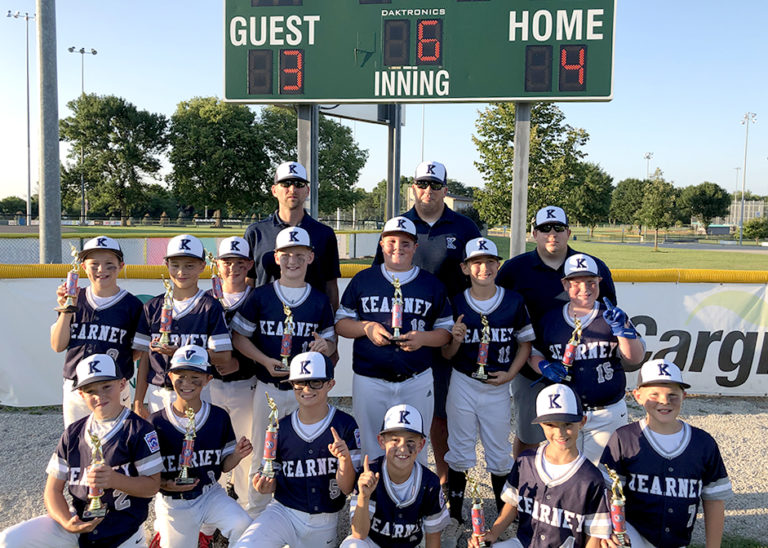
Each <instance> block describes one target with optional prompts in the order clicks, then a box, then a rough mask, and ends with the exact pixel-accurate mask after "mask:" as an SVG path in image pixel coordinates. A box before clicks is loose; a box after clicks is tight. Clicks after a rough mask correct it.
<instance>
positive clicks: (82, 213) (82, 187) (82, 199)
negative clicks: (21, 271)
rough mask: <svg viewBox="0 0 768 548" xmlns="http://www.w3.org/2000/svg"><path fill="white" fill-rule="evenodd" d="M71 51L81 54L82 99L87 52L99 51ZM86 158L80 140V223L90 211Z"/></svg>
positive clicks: (73, 47) (83, 146)
mask: <svg viewBox="0 0 768 548" xmlns="http://www.w3.org/2000/svg"><path fill="white" fill-rule="evenodd" d="M68 51H69V53H79V54H80V100H81V101H82V100H83V99H84V98H85V54H86V53H87V54H89V55H96V54H97V53H98V52H97V51H96V50H95V49H93V48H91V50H90V51H87V50H86V49H85V48H80V49H76V48H75V46H72V47H70V48H69V49H68ZM84 159H85V145H84V144H83V143H82V141H81V142H80V224H81V225H84V224H85V223H86V221H87V220H88V211H87V209H86V208H85V173H84V171H83V160H84Z"/></svg>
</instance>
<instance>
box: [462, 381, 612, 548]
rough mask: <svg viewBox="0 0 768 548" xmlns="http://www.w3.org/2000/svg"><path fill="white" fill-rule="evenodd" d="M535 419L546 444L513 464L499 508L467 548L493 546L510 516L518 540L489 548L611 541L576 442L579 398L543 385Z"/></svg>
mask: <svg viewBox="0 0 768 548" xmlns="http://www.w3.org/2000/svg"><path fill="white" fill-rule="evenodd" d="M534 420H535V421H536V422H537V423H538V424H539V425H540V426H541V429H542V430H543V431H544V437H545V438H546V443H545V444H544V445H542V446H540V447H539V448H538V449H537V450H536V451H535V452H534V451H525V452H524V453H523V454H522V455H520V456H519V457H518V458H517V460H515V464H514V466H513V467H512V472H510V474H509V477H508V478H507V483H506V485H505V487H504V492H503V493H502V495H501V497H502V499H503V500H504V502H505V504H504V508H502V510H501V514H500V515H499V517H498V518H497V519H496V521H495V522H494V524H493V527H491V530H490V531H489V532H488V533H487V534H486V535H485V536H484V537H478V536H475V535H473V536H472V538H471V539H470V542H469V546H470V547H472V548H478V546H479V543H480V541H486V542H495V541H496V539H498V538H499V535H501V534H502V533H503V532H504V531H506V529H507V527H509V526H510V524H511V523H512V522H513V521H514V519H515V517H517V518H518V519H519V523H518V526H517V537H515V538H511V539H509V540H505V541H502V542H496V543H495V544H493V546H494V547H497V548H522V547H523V546H536V547H542V548H543V547H552V548H561V547H563V546H568V547H570V548H581V547H582V546H590V547H597V546H599V545H600V539H608V537H609V536H610V533H611V518H610V510H609V508H608V496H607V491H606V489H605V483H604V482H603V477H602V475H601V474H600V472H599V471H598V470H597V468H595V466H594V465H593V464H592V463H591V462H589V460H587V459H586V458H585V456H584V455H582V454H581V453H580V452H579V449H578V447H577V443H576V440H577V437H578V434H579V430H580V429H581V428H582V427H583V426H584V423H585V422H586V417H585V416H584V412H583V410H582V406H581V402H579V398H578V396H577V395H576V394H575V393H574V392H573V390H571V389H570V388H569V387H568V386H565V385H563V384H553V385H551V386H547V387H546V388H544V389H543V390H542V391H541V392H540V393H539V395H538V396H537V397H536V418H535V419H534Z"/></svg>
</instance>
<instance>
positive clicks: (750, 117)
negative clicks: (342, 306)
mask: <svg viewBox="0 0 768 548" xmlns="http://www.w3.org/2000/svg"><path fill="white" fill-rule="evenodd" d="M750 122H751V123H753V124H754V123H756V122H757V114H755V113H754V112H747V113H746V114H745V115H744V117H743V118H742V119H741V124H742V125H743V126H744V127H745V133H744V171H743V172H742V174H741V175H742V179H741V220H740V221H739V245H743V244H742V243H741V242H742V240H743V239H744V192H745V191H746V188H747V145H748V144H749V124H750Z"/></svg>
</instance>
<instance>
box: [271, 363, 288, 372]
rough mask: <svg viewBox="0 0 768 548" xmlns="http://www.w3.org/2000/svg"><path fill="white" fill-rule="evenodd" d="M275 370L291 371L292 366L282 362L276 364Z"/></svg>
mask: <svg viewBox="0 0 768 548" xmlns="http://www.w3.org/2000/svg"><path fill="white" fill-rule="evenodd" d="M275 371H277V372H278V373H290V371H291V368H290V366H287V365H283V364H282V363H281V364H280V365H276V366H275Z"/></svg>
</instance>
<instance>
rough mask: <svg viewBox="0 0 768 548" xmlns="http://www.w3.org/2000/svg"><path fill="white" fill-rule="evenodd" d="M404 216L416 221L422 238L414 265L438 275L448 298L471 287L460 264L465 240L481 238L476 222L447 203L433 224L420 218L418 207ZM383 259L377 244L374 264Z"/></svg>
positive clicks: (379, 262) (415, 223)
mask: <svg viewBox="0 0 768 548" xmlns="http://www.w3.org/2000/svg"><path fill="white" fill-rule="evenodd" d="M403 217H407V218H408V219H410V220H411V221H413V224H414V225H415V226H416V234H417V235H418V237H419V241H418V244H419V246H418V247H417V248H416V254H415V255H414V256H413V264H414V265H416V266H418V267H421V268H423V269H424V270H426V271H427V272H430V273H432V274H434V275H435V276H437V279H438V280H440V281H441V282H443V284H444V285H445V288H446V295H448V296H449V297H451V296H453V295H455V294H456V293H458V292H459V291H462V290H463V289H465V288H467V287H469V277H468V276H465V275H464V273H463V272H462V271H461V266H460V265H461V262H462V261H463V260H464V246H465V245H466V243H467V242H468V241H469V240H472V239H474V238H479V237H480V230H478V228H477V225H476V224H475V222H474V221H473V220H472V219H470V218H469V217H467V216H465V215H462V214H461V213H456V212H455V211H453V210H452V209H451V208H450V207H448V206H445V209H443V214H442V215H441V216H440V218H439V219H438V220H437V221H435V222H434V223H433V224H432V225H430V224H429V223H427V222H425V221H423V220H422V219H421V217H419V214H418V213H416V208H411V209H409V210H408V211H406V212H405V213H403ZM383 262H384V257H383V255H382V252H381V247H379V246H376V258H375V259H374V261H373V264H374V265H378V264H381V263H383Z"/></svg>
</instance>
